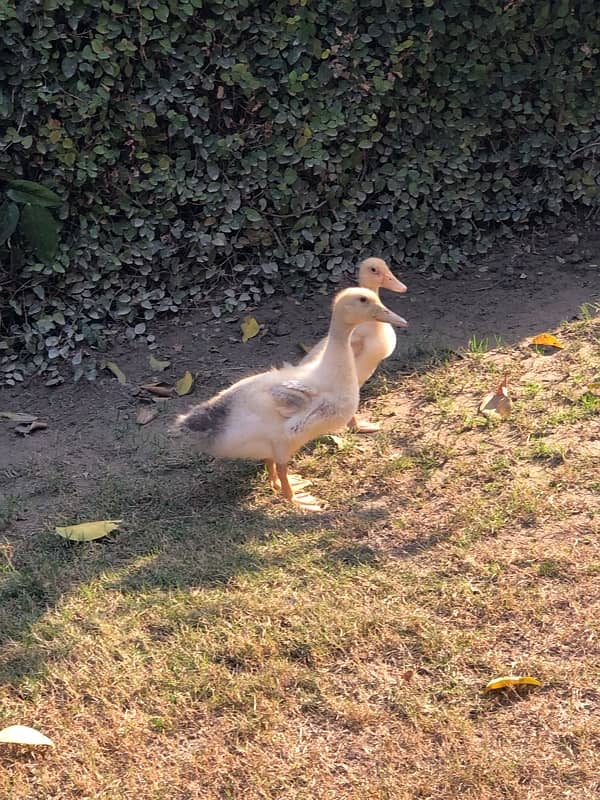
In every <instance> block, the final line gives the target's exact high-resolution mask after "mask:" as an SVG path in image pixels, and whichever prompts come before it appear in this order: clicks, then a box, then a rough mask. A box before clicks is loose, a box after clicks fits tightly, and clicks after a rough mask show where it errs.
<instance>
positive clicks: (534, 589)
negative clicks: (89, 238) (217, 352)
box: [0, 318, 600, 800]
mask: <svg viewBox="0 0 600 800" xmlns="http://www.w3.org/2000/svg"><path fill="white" fill-rule="evenodd" d="M559 335H560V337H561V338H562V339H563V340H564V342H565V344H566V345H567V346H566V348H565V350H564V351H561V352H557V353H555V354H554V355H551V356H550V355H541V354H536V353H533V352H532V351H531V350H530V349H529V348H527V347H526V346H525V345H523V346H521V347H515V348H512V349H510V348H504V349H500V350H499V349H494V350H490V351H487V352H486V351H484V350H485V349H484V348H482V347H475V346H473V347H471V349H470V351H468V352H466V353H465V354H464V356H463V357H462V358H460V359H453V360H452V361H450V362H448V363H441V364H435V363H433V364H432V365H430V366H429V368H428V369H426V370H424V371H420V372H418V373H415V374H413V375H410V376H408V377H405V378H404V379H402V380H400V381H397V380H396V381H393V380H392V379H391V378H389V377H388V379H387V381H386V380H385V379H384V378H380V379H379V384H378V386H376V387H375V388H374V390H373V391H372V392H371V395H373V396H376V395H377V394H378V393H379V391H381V392H383V394H382V396H380V397H379V398H378V399H373V400H372V401H371V411H372V413H373V414H374V415H376V416H377V415H379V416H380V417H381V418H382V419H383V420H385V425H386V430H385V432H384V433H382V434H380V435H378V436H377V437H375V438H374V439H365V438H364V437H362V438H361V437H357V436H353V435H350V434H348V435H345V436H344V439H343V441H342V443H341V446H339V445H338V444H336V443H335V442H333V441H330V440H328V439H327V440H324V441H323V442H321V443H319V444H317V445H315V446H313V447H312V448H311V449H310V450H308V451H307V452H306V453H305V454H304V455H302V456H301V457H300V458H299V459H298V462H297V464H296V468H297V470H298V471H299V472H302V473H303V474H305V475H306V476H310V477H311V478H312V479H313V482H314V486H313V490H314V491H315V493H316V494H319V495H320V496H324V497H326V499H327V500H328V501H329V504H330V510H329V511H328V512H326V513H324V514H322V515H320V516H302V515H299V514H295V513H293V512H290V510H289V509H288V508H286V507H285V506H284V505H282V504H281V503H279V501H277V500H276V499H275V498H273V496H272V495H271V494H270V493H269V492H268V491H267V487H266V480H265V478H264V476H263V475H262V473H261V472H260V471H257V470H256V469H255V468H254V467H252V466H250V467H248V466H245V465H231V464H216V465H207V464H206V463H205V462H204V461H203V460H202V459H198V458H196V457H194V456H193V455H189V454H187V453H185V452H184V453H178V454H177V453H176V454H174V453H173V452H171V451H169V450H168V449H165V448H164V447H163V446H162V445H161V444H160V442H152V441H151V442H148V441H146V442H145V449H143V448H142V449H136V446H135V445H131V449H130V450H129V451H128V450H127V447H128V446H129V445H127V441H130V443H131V441H133V438H134V434H132V433H131V432H127V431H125V432H124V442H125V444H124V451H123V452H124V453H126V454H127V453H129V456H130V458H129V460H126V462H125V469H123V468H117V467H116V466H115V467H114V468H112V467H109V468H108V469H107V470H106V471H104V472H103V473H101V472H100V471H99V472H98V473H97V475H96V476H95V481H94V482H93V483H94V489H93V491H90V490H89V489H88V490H85V489H82V488H79V489H77V488H76V487H75V489H74V488H73V485H72V482H71V481H70V480H69V476H68V475H65V474H64V471H63V472H61V471H60V470H57V471H56V472H55V473H54V474H53V475H47V476H45V480H46V483H45V485H44V490H45V492H46V493H47V502H48V511H47V518H48V522H50V521H51V522H52V523H53V524H55V523H56V522H57V521H58V520H60V519H62V518H63V517H64V518H67V519H69V520H73V519H74V518H81V519H83V518H86V517H88V518H102V517H104V516H109V517H112V516H114V515H119V516H123V517H124V518H125V520H126V521H127V523H126V526H125V527H124V530H123V531H122V532H121V533H119V534H117V535H116V536H115V537H114V538H113V539H112V540H111V541H105V542H99V543H95V544H91V545H84V546H81V545H69V544H68V543H64V542H63V541H61V540H59V539H57V538H55V537H53V536H52V535H51V534H50V533H49V532H47V531H46V532H43V531H41V530H36V531H33V532H29V533H28V534H25V533H24V532H23V531H22V530H19V529H18V526H17V525H14V524H11V514H12V511H11V509H14V508H15V507H17V506H18V503H16V502H15V498H12V499H10V498H9V501H10V502H9V504H8V505H6V507H5V508H3V510H2V513H1V514H0V518H1V519H2V520H3V523H4V524H5V525H7V526H8V527H7V528H6V529H5V531H4V534H3V536H4V544H3V546H2V549H1V550H0V558H1V559H2V572H1V573H0V581H1V583H0V585H1V587H2V604H1V606H0V630H1V631H2V633H3V639H4V648H3V651H2V658H1V660H0V677H1V678H2V688H1V689H0V703H1V705H0V727H3V726H4V725H8V724H14V723H23V724H29V725H33V726H35V727H38V728H39V729H41V730H42V731H44V732H45V733H46V734H48V735H50V736H52V738H53V739H54V740H55V742H56V749H55V750H53V751H45V752H39V751H38V752H33V753H32V752H25V751H23V750H22V749H19V748H16V747H14V748H13V747H3V749H2V751H1V752H0V796H2V797H7V798H8V797H10V798H14V800H59V799H60V800H84V799H87V798H89V799H90V800H92V799H93V800H96V799H97V798H98V799H99V798H106V799H107V800H108V799H109V798H110V800H126V799H127V800H129V798H131V800H134V798H135V800H139V799H140V798H141V799H142V800H194V799H195V798H202V799H203V800H204V798H206V800H228V799H230V798H231V799H233V798H236V799H237V798H244V800H259V798H260V799H261V800H271V798H273V800H274V799H275V798H277V800H284V799H287V798H290V799H291V798H298V799H300V798H302V799H304V798H306V799H308V798H315V799H316V798H318V800H334V799H335V800H343V799H344V798H353V799H354V798H361V799H362V798H364V799H365V800H367V798H368V800H384V799H390V800H391V799H392V798H393V800H404V799H406V800H409V798H410V799H411V800H413V799H414V798H421V799H422V800H426V799H428V798H431V800H434V799H435V800H440V799H444V800H445V799H446V798H447V799H448V800H454V798H459V797H460V798H469V799H472V800H488V799H489V800H492V799H493V800H497V799H498V798H511V800H512V799H513V798H523V799H524V798H527V799H528V800H554V798H577V799H578V798H583V797H587V796H592V795H593V794H594V790H595V791H596V792H597V791H598V790H599V789H600V778H599V777H598V776H599V775H600V690H599V688H598V677H599V674H600V659H599V643H598V637H599V627H598V619H600V602H599V593H598V581H599V576H600V560H599V556H598V552H599V551H598V532H599V528H600V512H599V507H600V504H599V503H598V495H599V490H600V477H599V476H600V449H599V445H598V441H599V433H600V424H599V420H600V400H599V399H598V398H596V397H594V396H593V395H592V394H591V393H589V392H586V386H587V385H588V384H589V383H590V382H591V381H593V380H594V379H596V380H597V379H598V369H599V365H600V339H599V337H600V321H599V320H598V318H586V319H584V320H583V321H581V322H578V323H574V324H569V325H565V326H563V328H562V329H561V330H560V332H559ZM505 372H507V373H508V375H509V386H510V388H511V392H512V394H513V397H514V400H515V408H514V414H513V416H512V418H511V419H510V420H509V421H507V422H504V423H502V424H494V423H490V422H487V421H485V420H484V419H483V418H481V417H477V416H476V413H475V412H476V408H477V403H478V400H479V398H480V397H481V396H482V394H484V393H485V392H486V391H488V390H489V389H490V388H492V387H493V386H494V384H495V383H496V382H497V381H498V378H499V376H500V375H502V374H503V373H505ZM128 437H129V439H128ZM149 454H150V455H149ZM88 485H89V484H88ZM509 672H515V673H521V672H522V673H530V674H533V675H536V676H538V677H539V678H541V679H542V681H543V683H544V686H543V688H542V689H540V690H534V691H531V692H529V693H521V694H516V693H514V692H513V693H503V694H501V695H499V696H493V697H490V696H486V695H484V693H483V692H482V687H483V686H484V685H485V683H486V682H487V681H488V680H489V679H490V678H492V677H494V676H497V675H501V674H505V673H509Z"/></svg>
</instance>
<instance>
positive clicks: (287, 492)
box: [277, 464, 323, 511]
mask: <svg viewBox="0 0 600 800" xmlns="http://www.w3.org/2000/svg"><path fill="white" fill-rule="evenodd" d="M277 475H278V476H279V481H280V483H281V493H282V494H283V496H284V497H285V499H286V500H289V501H290V502H291V503H295V504H296V505H297V506H299V507H300V508H301V509H302V510H303V511H322V510H323V507H322V505H321V504H320V503H319V501H318V500H317V499H316V498H315V497H313V496H312V495H311V494H307V493H306V492H300V493H299V494H296V493H295V492H294V490H293V489H292V486H291V484H290V481H289V476H288V471H287V464H277ZM302 483H303V481H300V482H299V485H301V484H302Z"/></svg>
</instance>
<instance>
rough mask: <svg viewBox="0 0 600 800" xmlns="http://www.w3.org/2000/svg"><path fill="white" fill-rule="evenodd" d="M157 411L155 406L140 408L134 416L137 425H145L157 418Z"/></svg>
mask: <svg viewBox="0 0 600 800" xmlns="http://www.w3.org/2000/svg"><path fill="white" fill-rule="evenodd" d="M158 411H159V409H158V407H157V406H140V407H139V408H138V410H137V414H136V415H135V421H136V422H137V424H138V425H147V424H148V423H149V422H152V420H153V419H154V418H155V417H157V416H158Z"/></svg>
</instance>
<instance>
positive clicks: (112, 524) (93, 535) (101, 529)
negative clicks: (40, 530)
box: [54, 519, 123, 542]
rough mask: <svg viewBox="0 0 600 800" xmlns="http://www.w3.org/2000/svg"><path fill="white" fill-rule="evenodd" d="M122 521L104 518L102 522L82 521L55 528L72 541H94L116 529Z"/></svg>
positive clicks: (64, 537) (60, 534)
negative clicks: (77, 523)
mask: <svg viewBox="0 0 600 800" xmlns="http://www.w3.org/2000/svg"><path fill="white" fill-rule="evenodd" d="M121 522H123V520H122V519H103V520H101V521H100V522H82V523H81V524H80V525H67V526H66V527H64V528H58V527H57V528H55V529H54V530H55V531H56V532H57V533H58V535H59V536H62V537H63V539H70V540H71V541H72V542H92V541H93V540H94V539H101V538H102V536H106V535H107V534H108V533H111V532H112V531H114V530H116V529H117V528H118V527H119V525H120V524H121Z"/></svg>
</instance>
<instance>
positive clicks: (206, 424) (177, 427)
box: [172, 396, 230, 440]
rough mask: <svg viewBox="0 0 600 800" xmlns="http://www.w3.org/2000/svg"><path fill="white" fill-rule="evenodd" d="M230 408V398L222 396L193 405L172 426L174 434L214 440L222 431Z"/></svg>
mask: <svg viewBox="0 0 600 800" xmlns="http://www.w3.org/2000/svg"><path fill="white" fill-rule="evenodd" d="M229 410H230V398H228V397H222V396H221V397H219V396H217V397H215V398H213V399H212V400H208V401H207V402H206V403H200V405H197V406H192V408H190V409H189V411H186V413H185V414H180V415H179V416H178V417H177V419H176V420H175V423H174V425H173V427H172V432H173V435H175V436H180V435H182V434H192V435H194V436H195V437H197V438H200V439H205V440H213V439H215V438H216V437H217V436H218V435H219V434H220V433H222V431H223V429H224V427H225V425H226V422H227V417H228V415H229Z"/></svg>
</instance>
